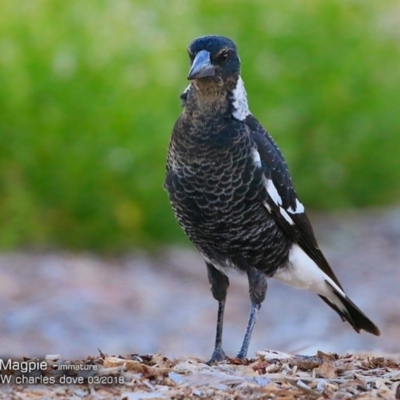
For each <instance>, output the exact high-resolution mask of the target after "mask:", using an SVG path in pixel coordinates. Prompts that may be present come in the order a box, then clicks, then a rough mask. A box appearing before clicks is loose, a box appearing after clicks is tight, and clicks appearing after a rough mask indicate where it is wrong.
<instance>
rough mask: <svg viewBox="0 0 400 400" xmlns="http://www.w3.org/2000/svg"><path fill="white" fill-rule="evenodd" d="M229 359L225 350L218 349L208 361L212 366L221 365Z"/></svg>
mask: <svg viewBox="0 0 400 400" xmlns="http://www.w3.org/2000/svg"><path fill="white" fill-rule="evenodd" d="M227 359H228V357H227V356H226V354H225V352H224V350H222V348H216V349H215V350H214V352H213V353H212V356H211V358H210V359H209V360H208V361H207V365H212V364H216V363H219V362H221V361H226V360H227Z"/></svg>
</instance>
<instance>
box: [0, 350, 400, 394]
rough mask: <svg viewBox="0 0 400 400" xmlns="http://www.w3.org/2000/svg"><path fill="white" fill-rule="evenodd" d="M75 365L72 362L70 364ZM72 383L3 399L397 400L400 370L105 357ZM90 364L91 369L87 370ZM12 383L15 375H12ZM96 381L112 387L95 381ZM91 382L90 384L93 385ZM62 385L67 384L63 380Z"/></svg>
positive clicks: (355, 360) (385, 363)
mask: <svg viewBox="0 0 400 400" xmlns="http://www.w3.org/2000/svg"><path fill="white" fill-rule="evenodd" d="M46 359H47V363H48V365H49V367H48V369H46V370H45V371H42V372H41V374H39V375H36V377H35V378H36V379H38V381H40V379H42V380H43V379H45V378H47V379H48V380H49V379H51V378H54V379H55V381H56V382H58V380H62V379H63V377H64V378H65V376H66V375H65V373H63V374H64V375H60V374H59V373H58V368H60V365H62V364H64V365H66V361H65V360H63V359H61V357H60V356H55V355H52V356H48V357H47V358H46ZM69 365H71V364H69ZM73 365H74V366H77V367H78V366H80V367H81V369H74V370H70V371H69V373H68V374H67V378H68V379H69V381H70V382H78V380H79V379H81V380H82V381H85V383H83V384H79V385H72V384H69V385H66V384H63V385H57V384H53V385H43V384H42V385H40V384H39V385H38V384H36V385H25V386H21V385H20V386H17V385H15V384H14V385H12V384H10V385H7V386H4V387H3V390H2V392H0V398H1V399H11V400H13V399H21V398H28V399H34V398H46V399H63V398H69V399H71V398H72V399H81V398H85V399H93V400H100V399H120V400H141V399H182V400H183V399H226V400H228V399H232V400H233V399H234V400H239V399H276V400H278V399H282V400H283V399H286V400H289V399H355V398H357V399H376V398H380V399H399V398H400V384H399V383H398V382H399V380H400V365H399V363H398V362H397V361H394V360H390V359H387V358H384V357H374V356H368V355H363V356H360V355H359V356H355V355H350V354H349V355H346V356H342V357H340V356H338V355H336V354H325V353H322V352H319V353H317V355H316V356H313V357H304V356H294V355H289V354H285V353H279V352H266V351H264V352H258V353H257V357H256V358H255V359H251V360H246V361H245V362H241V361H239V360H237V359H231V360H228V361H227V362H226V363H221V364H218V365H214V366H208V365H206V364H204V363H202V362H201V361H200V360H197V359H193V358H192V359H190V358H189V359H181V360H169V359H168V358H166V357H164V356H162V355H161V354H157V355H154V356H152V355H145V356H139V355H129V356H126V357H122V356H119V357H110V356H108V355H106V354H103V353H101V354H100V355H99V356H97V357H87V358H86V359H85V360H80V361H75V362H74V364H73ZM88 366H90V367H92V369H88ZM8 373H9V374H10V375H11V376H13V377H14V378H15V375H16V374H15V373H12V372H8ZM96 379H98V380H99V381H100V380H101V381H102V382H108V383H109V384H107V385H104V384H103V385H100V384H98V383H93V381H96ZM90 380H91V383H87V382H90ZM63 382H64V381H63Z"/></svg>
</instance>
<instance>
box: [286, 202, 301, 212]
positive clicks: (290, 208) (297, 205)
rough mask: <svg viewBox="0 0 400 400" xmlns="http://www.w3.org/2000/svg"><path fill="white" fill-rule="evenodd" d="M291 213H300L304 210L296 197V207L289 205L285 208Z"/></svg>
mask: <svg viewBox="0 0 400 400" xmlns="http://www.w3.org/2000/svg"><path fill="white" fill-rule="evenodd" d="M287 210H288V211H289V212H290V213H291V214H302V213H303V212H304V206H303V204H301V203H300V201H299V200H298V199H296V207H295V208H294V209H293V208H292V207H289V208H288V209H287Z"/></svg>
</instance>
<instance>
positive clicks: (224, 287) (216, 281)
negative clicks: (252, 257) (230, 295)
mask: <svg viewBox="0 0 400 400" xmlns="http://www.w3.org/2000/svg"><path fill="white" fill-rule="evenodd" d="M207 271H208V280H209V282H210V284H211V292H212V294H213V296H214V298H215V299H216V300H217V301H218V317H217V331H216V334H215V347H214V351H213V354H212V356H211V359H210V360H209V361H208V363H207V364H213V363H215V362H218V361H222V360H225V359H226V356H225V352H224V350H223V349H222V328H223V324H224V311H225V300H226V293H227V291H228V286H229V279H228V277H227V276H226V275H224V274H223V273H222V272H220V271H218V270H217V269H216V268H215V267H214V266H213V265H211V264H209V263H207Z"/></svg>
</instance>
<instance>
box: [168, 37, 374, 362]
mask: <svg viewBox="0 0 400 400" xmlns="http://www.w3.org/2000/svg"><path fill="white" fill-rule="evenodd" d="M188 51H189V56H190V59H191V69H190V72H189V76H188V79H190V80H191V84H190V85H189V87H188V88H187V89H186V90H185V92H184V93H183V95H182V96H181V98H182V101H183V107H184V109H183V112H182V114H181V116H180V117H179V119H178V120H177V122H176V124H175V126H174V128H173V132H172V136H171V141H170V144H169V149H168V156H167V175H166V179H165V188H166V189H167V191H168V194H169V199H170V202H171V205H172V208H173V210H174V213H175V216H176V218H177V219H178V221H179V223H180V225H181V226H182V228H183V229H184V231H185V233H186V235H187V236H188V237H189V239H190V240H191V241H192V242H193V244H194V245H195V246H196V247H197V249H198V250H199V251H200V253H201V254H202V256H203V258H204V260H205V262H206V265H207V269H208V277H209V280H210V283H211V290H212V293H213V295H214V297H215V298H216V299H217V300H218V302H219V311H218V323H217V336H216V344H215V349H214V353H213V355H212V357H211V360H210V361H211V362H213V361H219V360H221V359H223V358H224V357H225V355H224V352H223V350H222V321H223V313H224V305H225V298H226V293H227V289H228V286H229V279H228V277H227V273H228V272H229V269H231V268H234V269H237V270H240V271H242V272H244V273H246V274H247V276H248V280H249V289H250V299H251V303H252V308H251V312H250V318H249V323H248V327H247V330H246V335H245V339H244V342H243V345H242V348H241V350H240V352H239V354H238V357H239V358H244V357H246V354H247V348H248V345H249V342H250V338H251V333H252V330H253V327H254V324H255V321H256V318H257V314H258V310H259V308H260V306H261V303H262V302H263V300H264V298H265V292H266V288H267V278H269V277H275V278H277V279H280V280H282V281H284V282H286V283H289V284H291V285H293V286H295V287H298V288H302V289H308V290H311V291H314V292H315V293H317V294H318V295H320V297H321V298H322V299H323V300H324V301H325V302H326V303H327V304H328V305H330V306H331V307H332V308H333V309H335V310H336V311H337V312H338V313H339V315H340V316H341V317H342V319H344V320H347V321H348V322H349V323H350V324H351V325H352V326H353V328H354V329H355V330H356V331H357V332H359V331H360V329H364V330H366V331H368V332H370V333H373V334H375V335H378V334H379V330H378V328H377V327H376V326H375V325H374V324H373V323H372V322H371V321H370V320H369V319H368V318H367V317H366V316H365V315H364V314H363V313H362V312H361V311H360V310H359V309H358V308H357V307H356V306H355V305H354V303H352V302H351V300H350V299H349V298H348V297H347V296H346V294H345V293H344V291H343V289H342V287H341V286H340V283H339V281H338V280H337V278H336V277H335V275H334V273H333V271H332V270H331V268H330V266H329V264H328V262H327V261H326V259H325V257H324V256H323V254H322V252H321V251H320V249H319V248H318V244H317V242H316V239H315V237H314V233H313V230H312V227H311V225H310V222H309V220H308V218H307V215H306V214H305V211H304V206H303V205H302V204H301V202H300V200H299V199H298V197H297V194H296V192H295V190H294V187H293V184H292V181H291V178H290V175H289V171H288V168H287V165H286V162H285V160H284V158H283V156H282V154H281V152H280V150H279V148H278V147H277V145H276V144H275V142H274V141H273V139H272V138H271V136H270V135H269V134H268V133H267V132H266V131H265V129H264V128H263V127H262V126H261V125H260V123H259V122H258V121H257V120H256V118H254V117H253V115H252V114H251V113H250V111H249V109H248V104H247V99H246V92H245V89H244V85H243V82H242V80H241V78H240V60H239V57H238V54H237V49H236V46H235V44H234V43H233V42H232V41H231V40H230V39H228V38H224V37H220V36H205V37H201V38H198V39H196V40H194V41H193V42H192V43H191V44H190V45H189V47H188Z"/></svg>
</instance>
